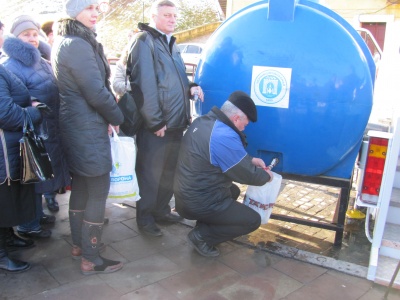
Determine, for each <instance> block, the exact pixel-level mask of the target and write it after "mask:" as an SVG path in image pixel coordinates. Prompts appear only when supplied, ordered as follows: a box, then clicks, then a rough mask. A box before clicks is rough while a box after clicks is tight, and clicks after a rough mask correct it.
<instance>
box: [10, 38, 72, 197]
mask: <svg viewBox="0 0 400 300" xmlns="http://www.w3.org/2000/svg"><path fill="white" fill-rule="evenodd" d="M3 50H4V52H5V53H6V54H7V55H8V58H7V59H6V60H5V61H4V62H3V64H4V66H5V67H6V68H7V69H8V70H10V71H11V72H13V73H14V74H15V75H16V76H17V77H18V78H19V79H21V81H22V82H23V83H24V85H25V86H26V87H27V88H28V90H29V93H30V95H31V96H32V97H34V98H36V99H38V101H40V102H42V103H45V104H46V105H47V106H49V107H50V109H51V110H52V113H51V114H49V115H44V116H43V122H42V124H43V127H44V128H45V130H46V131H47V135H48V138H47V139H46V140H44V144H45V147H46V150H47V152H48V153H49V156H50V158H51V164H52V167H53V172H54V178H53V179H51V180H47V181H45V182H41V183H37V184H36V185H35V191H36V192H37V193H46V192H54V191H57V190H58V189H59V188H61V187H64V186H67V185H69V184H70V174H69V171H68V167H67V163H66V159H65V156H64V152H63V148H62V145H61V139H60V130H59V122H58V112H59V106H60V99H59V94H58V87H57V84H56V81H55V77H54V75H53V71H52V69H51V66H50V64H49V62H48V61H46V60H44V59H43V58H41V56H40V52H39V50H38V49H37V48H35V47H34V46H32V45H31V44H29V43H26V42H23V41H22V40H20V39H18V38H15V37H8V38H6V39H5V41H4V45H3ZM36 127H37V126H36ZM36 129H38V128H36ZM37 131H38V130H37Z"/></svg>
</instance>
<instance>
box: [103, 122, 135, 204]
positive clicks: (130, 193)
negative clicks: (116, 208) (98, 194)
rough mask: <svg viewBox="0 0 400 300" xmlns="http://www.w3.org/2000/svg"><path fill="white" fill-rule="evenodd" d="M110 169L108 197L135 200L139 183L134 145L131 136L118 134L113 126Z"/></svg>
mask: <svg viewBox="0 0 400 300" xmlns="http://www.w3.org/2000/svg"><path fill="white" fill-rule="evenodd" d="M110 144H111V156H112V170H111V173H110V191H109V193H108V198H109V199H118V200H129V201H137V200H139V199H140V196H139V185H138V182H137V178H136V173H135V166H136V145H135V140H134V139H133V138H131V137H123V136H121V137H120V136H118V135H117V133H116V132H115V130H114V128H113V137H111V139H110Z"/></svg>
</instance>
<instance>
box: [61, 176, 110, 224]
mask: <svg viewBox="0 0 400 300" xmlns="http://www.w3.org/2000/svg"><path fill="white" fill-rule="evenodd" d="M109 190H110V173H106V174H104V175H101V176H97V177H86V176H80V175H77V174H72V183H71V196H70V198H69V209H70V210H78V211H85V215H84V219H85V220H86V221H88V222H91V223H103V222H104V213H105V209H106V201H107V197H108V192H109Z"/></svg>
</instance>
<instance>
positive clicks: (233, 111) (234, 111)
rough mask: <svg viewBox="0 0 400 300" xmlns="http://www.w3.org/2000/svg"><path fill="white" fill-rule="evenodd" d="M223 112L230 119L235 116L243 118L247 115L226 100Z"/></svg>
mask: <svg viewBox="0 0 400 300" xmlns="http://www.w3.org/2000/svg"><path fill="white" fill-rule="evenodd" d="M221 111H222V112H223V113H224V114H225V115H226V116H227V117H228V118H231V117H233V116H234V115H238V116H240V117H241V118H243V117H244V116H246V115H245V113H244V112H242V111H241V110H240V109H239V108H238V107H237V106H236V105H235V104H233V103H232V102H231V101H229V100H226V101H225V102H224V104H223V105H222V106H221Z"/></svg>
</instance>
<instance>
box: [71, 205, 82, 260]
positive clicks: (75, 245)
mask: <svg viewBox="0 0 400 300" xmlns="http://www.w3.org/2000/svg"><path fill="white" fill-rule="evenodd" d="M84 214H85V211H84V210H69V227H70V228H71V238H72V250H71V255H72V258H74V259H79V258H81V256H82V222H83V216H84Z"/></svg>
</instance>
